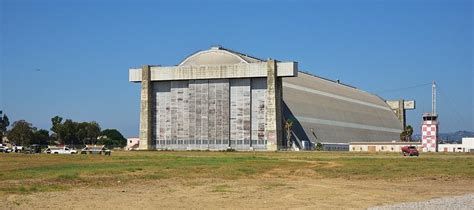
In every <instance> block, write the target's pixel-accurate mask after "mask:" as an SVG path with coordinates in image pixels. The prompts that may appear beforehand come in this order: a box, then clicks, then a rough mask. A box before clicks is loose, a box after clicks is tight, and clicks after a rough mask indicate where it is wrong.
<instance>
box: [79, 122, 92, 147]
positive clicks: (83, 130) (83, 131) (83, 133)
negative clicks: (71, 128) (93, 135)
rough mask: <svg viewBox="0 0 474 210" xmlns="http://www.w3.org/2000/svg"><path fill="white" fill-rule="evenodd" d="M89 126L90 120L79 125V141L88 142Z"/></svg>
mask: <svg viewBox="0 0 474 210" xmlns="http://www.w3.org/2000/svg"><path fill="white" fill-rule="evenodd" d="M88 126H89V123H88V122H81V123H79V124H78V125H77V138H78V139H79V141H80V142H81V143H82V144H83V145H86V144H87V143H88V141H87V139H88V138H87V127H88Z"/></svg>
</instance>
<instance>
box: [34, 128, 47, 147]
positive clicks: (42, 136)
mask: <svg viewBox="0 0 474 210" xmlns="http://www.w3.org/2000/svg"><path fill="white" fill-rule="evenodd" d="M31 144H40V145H47V144H49V131H47V130H44V129H40V130H37V131H33V137H32V141H31Z"/></svg>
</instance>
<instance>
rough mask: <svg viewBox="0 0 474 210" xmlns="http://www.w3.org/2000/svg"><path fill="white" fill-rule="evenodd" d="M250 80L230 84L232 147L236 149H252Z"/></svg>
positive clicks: (238, 80)
mask: <svg viewBox="0 0 474 210" xmlns="http://www.w3.org/2000/svg"><path fill="white" fill-rule="evenodd" d="M250 129H251V124H250V79H232V80H231V82H230V145H231V147H232V148H235V149H248V148H249V147H250Z"/></svg>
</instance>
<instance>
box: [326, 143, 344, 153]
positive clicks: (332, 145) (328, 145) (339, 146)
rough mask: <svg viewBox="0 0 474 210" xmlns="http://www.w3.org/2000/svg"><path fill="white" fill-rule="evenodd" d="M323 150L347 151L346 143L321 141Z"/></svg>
mask: <svg viewBox="0 0 474 210" xmlns="http://www.w3.org/2000/svg"><path fill="white" fill-rule="evenodd" d="M321 144H322V145H323V151H349V144H348V143H329V142H322V143H321Z"/></svg>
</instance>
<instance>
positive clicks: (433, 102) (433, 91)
mask: <svg viewBox="0 0 474 210" xmlns="http://www.w3.org/2000/svg"><path fill="white" fill-rule="evenodd" d="M431 114H433V115H436V82H435V81H433V85H432V86H431Z"/></svg>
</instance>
